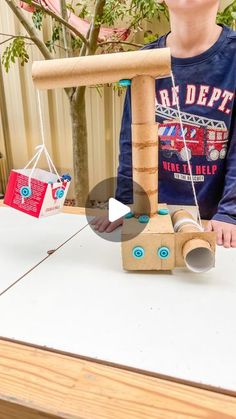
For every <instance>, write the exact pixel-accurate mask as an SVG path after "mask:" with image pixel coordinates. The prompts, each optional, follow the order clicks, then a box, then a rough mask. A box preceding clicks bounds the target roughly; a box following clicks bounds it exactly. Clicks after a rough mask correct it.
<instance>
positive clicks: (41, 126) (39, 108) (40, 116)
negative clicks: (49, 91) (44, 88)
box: [37, 90, 45, 145]
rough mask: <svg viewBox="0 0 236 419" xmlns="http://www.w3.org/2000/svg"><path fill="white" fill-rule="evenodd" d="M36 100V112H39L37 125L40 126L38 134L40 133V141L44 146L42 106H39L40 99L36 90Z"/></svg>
mask: <svg viewBox="0 0 236 419" xmlns="http://www.w3.org/2000/svg"><path fill="white" fill-rule="evenodd" d="M37 100H38V110H39V124H40V132H41V139H42V143H43V145H45V135H44V125H43V114H42V106H41V99H40V93H39V90H37Z"/></svg>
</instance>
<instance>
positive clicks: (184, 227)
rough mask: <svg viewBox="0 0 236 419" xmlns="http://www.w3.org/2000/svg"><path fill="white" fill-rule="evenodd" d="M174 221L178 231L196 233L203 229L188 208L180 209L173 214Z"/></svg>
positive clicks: (175, 228)
mask: <svg viewBox="0 0 236 419" xmlns="http://www.w3.org/2000/svg"><path fill="white" fill-rule="evenodd" d="M172 223H173V227H174V230H175V232H177V233H194V232H199V231H202V229H201V226H200V225H199V224H198V223H197V222H196V221H195V220H194V218H193V216H192V215H191V214H190V213H189V212H188V211H186V210H183V209H181V210H178V211H176V212H175V213H174V214H173V215H172Z"/></svg>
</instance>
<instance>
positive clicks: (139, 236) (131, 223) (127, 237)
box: [122, 205, 175, 271]
mask: <svg viewBox="0 0 236 419" xmlns="http://www.w3.org/2000/svg"><path fill="white" fill-rule="evenodd" d="M160 207H161V208H167V207H166V206H165V205H161V206H159V208H160ZM136 247H141V248H142V249H143V251H144V256H143V257H142V258H140V259H137V258H135V256H134V255H133V251H134V249H135V248H136ZM163 247H164V248H168V250H169V256H168V257H167V258H166V259H161V257H160V256H158V251H159V249H160V248H163ZM122 259H123V267H124V269H125V270H128V271H135V270H138V271H140V270H142V271H143V270H171V269H173V268H174V266H175V234H174V230H173V226H172V221H171V217H170V215H155V216H154V217H152V218H150V221H149V223H148V224H146V226H145V228H144V229H143V225H142V224H140V223H139V221H138V220H137V219H136V218H131V219H129V220H125V221H124V224H123V229H122Z"/></svg>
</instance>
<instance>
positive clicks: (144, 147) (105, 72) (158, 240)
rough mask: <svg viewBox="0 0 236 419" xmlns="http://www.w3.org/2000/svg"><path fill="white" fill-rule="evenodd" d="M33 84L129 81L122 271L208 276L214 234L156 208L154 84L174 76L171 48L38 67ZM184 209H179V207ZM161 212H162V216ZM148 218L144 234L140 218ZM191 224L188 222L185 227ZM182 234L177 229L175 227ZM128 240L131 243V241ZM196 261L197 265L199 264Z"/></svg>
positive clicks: (47, 86)
mask: <svg viewBox="0 0 236 419" xmlns="http://www.w3.org/2000/svg"><path fill="white" fill-rule="evenodd" d="M32 76H33V81H34V83H35V85H36V87H38V88H40V89H53V88H57V87H72V86H87V85H94V84H104V83H114V82H118V81H119V80H121V79H129V80H131V81H132V82H131V100H132V159H133V180H134V181H135V182H136V183H138V184H139V185H140V187H142V188H143V189H144V191H145V193H146V195H147V196H148V199H149V202H146V201H145V200H144V199H143V198H144V197H143V195H142V193H141V192H140V190H138V189H137V188H136V189H135V188H134V193H133V212H134V217H133V218H131V219H127V220H125V221H124V225H123V229H122V236H123V237H124V236H125V238H126V240H123V241H122V259H123V267H124V269H126V270H170V269H173V268H175V267H182V266H187V267H188V268H189V269H190V270H192V271H194V272H204V271H207V270H209V269H210V268H211V267H213V266H214V253H215V241H216V240H215V234H214V233H208V232H207V233H206V232H203V231H202V230H201V229H200V228H199V226H198V225H197V222H194V219H193V218H192V216H191V214H189V213H188V211H187V213H186V212H183V211H182V212H181V211H178V213H175V214H174V216H173V217H172V218H171V215H170V213H169V211H168V207H167V206H166V205H165V204H158V125H157V124H156V116H155V79H157V78H164V77H171V54H170V50H169V49H168V48H161V49H153V50H142V51H136V52H129V53H116V54H104V55H99V56H88V57H79V58H68V59H59V60H51V61H50V60H48V61H40V62H35V63H34V64H33V70H32ZM180 209H181V207H180ZM160 210H161V211H160ZM142 214H143V215H148V216H149V217H150V220H149V222H148V223H147V226H146V228H145V229H144V230H142V232H140V226H139V224H138V223H139V221H138V216H139V215H142ZM186 219H187V222H186ZM177 222H178V224H179V225H181V229H180V230H179V228H178V229H176V231H175V229H174V226H175V227H176V223H177ZM127 239H128V240H127ZM197 261H198V264H197Z"/></svg>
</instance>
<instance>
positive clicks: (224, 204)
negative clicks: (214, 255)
mask: <svg viewBox="0 0 236 419" xmlns="http://www.w3.org/2000/svg"><path fill="white" fill-rule="evenodd" d="M225 170H226V171H225V183H224V190H223V195H222V198H221V200H220V202H219V206H218V209H217V213H216V214H215V215H214V216H213V220H216V221H223V222H225V223H231V224H236V102H235V104H234V110H233V115H232V124H231V130H230V146H229V150H228V153H227V157H226V166H225Z"/></svg>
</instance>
